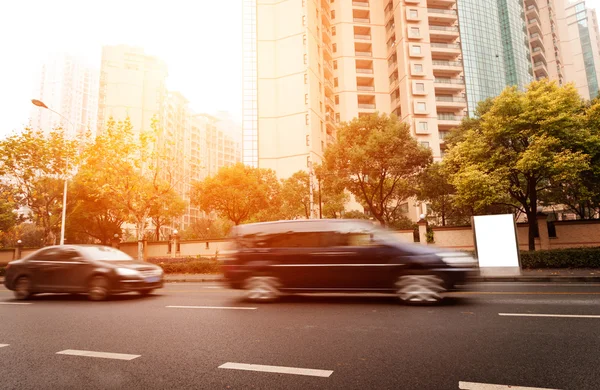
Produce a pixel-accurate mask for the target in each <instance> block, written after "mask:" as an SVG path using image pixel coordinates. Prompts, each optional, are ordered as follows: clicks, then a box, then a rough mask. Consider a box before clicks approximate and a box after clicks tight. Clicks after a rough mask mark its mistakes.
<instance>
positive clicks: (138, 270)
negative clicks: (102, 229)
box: [4, 245, 163, 301]
mask: <svg viewBox="0 0 600 390" xmlns="http://www.w3.org/2000/svg"><path fill="white" fill-rule="evenodd" d="M4 285H5V286H6V288H8V289H9V290H13V291H14V293H15V297H16V298H17V299H27V298H29V297H31V296H32V295H33V294H37V293H87V294H88V295H89V298H90V299H91V300H94V301H99V300H104V299H106V298H107V297H108V296H109V295H111V294H118V293H124V292H131V291H137V292H139V293H140V294H142V295H147V294H150V293H151V292H152V291H153V290H154V289H156V288H160V287H162V285H163V270H162V268H160V267H159V266H156V265H154V264H150V263H145V262H140V261H135V260H134V259H133V258H131V257H130V256H129V255H127V254H126V253H123V252H121V251H120V250H117V249H115V248H111V247H107V246H98V245H62V246H51V247H46V248H42V249H40V250H38V251H36V252H34V253H32V254H30V255H29V256H27V257H25V258H24V259H21V260H15V261H12V262H10V263H8V266H7V268H6V276H5V278H4Z"/></svg>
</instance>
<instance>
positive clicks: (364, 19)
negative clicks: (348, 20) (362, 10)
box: [352, 18, 371, 23]
mask: <svg viewBox="0 0 600 390" xmlns="http://www.w3.org/2000/svg"><path fill="white" fill-rule="evenodd" d="M352 20H353V21H354V23H371V19H369V18H353V19H352Z"/></svg>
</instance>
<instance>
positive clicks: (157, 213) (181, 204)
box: [150, 189, 187, 241]
mask: <svg viewBox="0 0 600 390" xmlns="http://www.w3.org/2000/svg"><path fill="white" fill-rule="evenodd" d="M186 208H187V203H186V201H185V200H183V199H182V198H181V196H179V194H178V193H177V192H175V190H173V189H171V190H170V191H168V192H166V193H164V194H163V195H162V196H161V197H160V199H158V201H157V202H154V204H153V205H152V208H151V209H150V218H152V223H153V224H154V229H155V235H156V240H157V241H158V240H160V228H161V227H162V226H165V225H168V224H170V223H172V222H173V220H174V219H176V218H178V217H181V216H182V215H183V214H184V213H185V210H186Z"/></svg>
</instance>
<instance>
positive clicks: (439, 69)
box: [432, 60, 463, 75]
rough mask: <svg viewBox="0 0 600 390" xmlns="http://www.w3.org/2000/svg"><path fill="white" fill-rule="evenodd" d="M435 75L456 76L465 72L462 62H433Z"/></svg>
mask: <svg viewBox="0 0 600 390" xmlns="http://www.w3.org/2000/svg"><path fill="white" fill-rule="evenodd" d="M432 64H433V73H434V74H437V75H456V74H457V73H461V72H462V71H463V63H462V61H444V60H433V61H432Z"/></svg>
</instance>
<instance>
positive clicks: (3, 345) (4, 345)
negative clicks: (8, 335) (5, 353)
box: [0, 344, 10, 348]
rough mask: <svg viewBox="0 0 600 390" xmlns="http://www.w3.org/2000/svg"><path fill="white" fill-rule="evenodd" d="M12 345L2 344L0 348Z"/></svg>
mask: <svg viewBox="0 0 600 390" xmlns="http://www.w3.org/2000/svg"><path fill="white" fill-rule="evenodd" d="M9 345H10V344H0V348H2V347H8V346H9Z"/></svg>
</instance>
